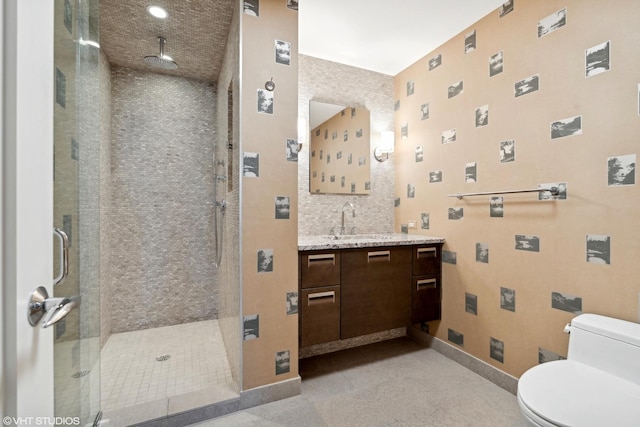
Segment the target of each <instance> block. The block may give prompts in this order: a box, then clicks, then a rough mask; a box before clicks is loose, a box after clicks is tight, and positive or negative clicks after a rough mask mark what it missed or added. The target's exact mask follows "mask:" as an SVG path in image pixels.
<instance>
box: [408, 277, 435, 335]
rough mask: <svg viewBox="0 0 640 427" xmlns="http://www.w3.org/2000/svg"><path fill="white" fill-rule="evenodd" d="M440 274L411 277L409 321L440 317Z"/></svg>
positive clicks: (415, 321) (424, 320) (426, 320)
mask: <svg viewBox="0 0 640 427" xmlns="http://www.w3.org/2000/svg"><path fill="white" fill-rule="evenodd" d="M440 291H441V287H440V275H430V276H419V277H414V278H413V287H412V289H411V323H412V324H415V323H421V322H429V321H431V320H438V319H440V309H441V303H440V298H441V292H440Z"/></svg>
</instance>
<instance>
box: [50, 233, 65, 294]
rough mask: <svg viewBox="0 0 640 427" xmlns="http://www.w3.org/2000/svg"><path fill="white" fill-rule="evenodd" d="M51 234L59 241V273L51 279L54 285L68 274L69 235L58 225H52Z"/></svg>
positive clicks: (62, 280) (63, 279)
mask: <svg viewBox="0 0 640 427" xmlns="http://www.w3.org/2000/svg"><path fill="white" fill-rule="evenodd" d="M53 235H54V236H56V237H57V238H58V240H59V241H60V273H59V274H58V275H57V276H56V277H55V279H53V285H54V286H55V285H59V284H60V283H62V282H64V281H65V279H66V278H67V276H68V275H69V237H68V236H67V233H65V232H64V231H62V230H61V229H59V228H58V227H54V229H53Z"/></svg>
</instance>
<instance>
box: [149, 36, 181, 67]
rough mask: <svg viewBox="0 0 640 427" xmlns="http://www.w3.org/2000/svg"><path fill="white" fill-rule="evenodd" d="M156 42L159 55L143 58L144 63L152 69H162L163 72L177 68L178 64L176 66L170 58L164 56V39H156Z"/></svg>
mask: <svg viewBox="0 0 640 427" xmlns="http://www.w3.org/2000/svg"><path fill="white" fill-rule="evenodd" d="M158 42H159V43H160V54H159V55H151V56H145V57H144V62H146V63H147V64H149V65H151V66H153V67H157V68H163V69H165V70H175V69H176V68H178V64H176V62H175V61H174V60H173V59H171V57H169V56H167V55H165V54H164V44H165V42H166V40H165V38H164V37H158Z"/></svg>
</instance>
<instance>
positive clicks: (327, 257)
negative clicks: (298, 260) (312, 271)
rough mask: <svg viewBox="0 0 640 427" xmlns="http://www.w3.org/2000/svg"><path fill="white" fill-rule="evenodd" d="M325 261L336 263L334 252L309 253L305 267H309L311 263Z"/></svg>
mask: <svg viewBox="0 0 640 427" xmlns="http://www.w3.org/2000/svg"><path fill="white" fill-rule="evenodd" d="M325 261H327V262H330V263H331V264H333V265H336V254H318V255H309V256H308V257H307V268H310V267H311V264H322V263H324V262H325Z"/></svg>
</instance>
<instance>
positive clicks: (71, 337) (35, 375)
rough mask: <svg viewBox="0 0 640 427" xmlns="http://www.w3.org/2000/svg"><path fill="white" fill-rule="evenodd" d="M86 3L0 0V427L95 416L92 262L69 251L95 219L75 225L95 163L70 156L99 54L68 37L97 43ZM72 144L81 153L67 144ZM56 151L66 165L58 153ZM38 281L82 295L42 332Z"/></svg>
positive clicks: (89, 116)
mask: <svg viewBox="0 0 640 427" xmlns="http://www.w3.org/2000/svg"><path fill="white" fill-rule="evenodd" d="M97 1H98V0H3V3H2V8H0V37H1V38H3V40H2V43H0V49H1V50H2V51H1V52H0V53H1V55H0V57H1V58H2V67H0V70H1V71H0V73H1V74H2V76H1V77H2V85H1V87H0V89H1V91H2V106H1V108H2V111H1V113H2V114H1V117H2V121H1V127H2V128H1V132H2V140H3V150H2V151H1V154H0V156H1V157H0V159H1V160H2V161H1V162H0V164H1V169H0V170H1V171H2V173H1V174H0V180H1V183H2V189H3V191H2V199H1V200H0V203H1V205H0V206H1V208H2V209H0V220H1V223H2V229H1V230H0V232H1V241H2V245H1V251H2V254H1V255H2V260H3V262H2V264H0V267H1V268H0V274H1V276H2V292H1V293H0V306H1V307H2V316H1V317H0V325H1V326H2V328H0V330H3V335H2V341H1V343H0V356H1V357H2V363H1V364H0V366H1V367H2V371H1V372H0V378H1V384H2V388H1V389H0V392H1V393H0V414H1V415H2V423H3V424H2V425H3V426H4V425H14V424H15V425H50V424H54V423H55V424H58V425H86V424H89V425H91V423H93V420H94V419H95V418H96V415H97V414H98V412H99V407H100V395H99V386H100V373H99V371H100V369H99V368H100V366H99V344H100V343H99V341H100V340H99V327H97V328H96V327H95V325H96V323H97V324H98V325H99V319H98V318H97V316H95V313H97V312H98V311H99V310H97V309H96V307H97V304H98V303H99V296H96V285H99V283H98V282H97V281H96V280H94V279H95V272H96V271H97V269H96V267H95V266H94V265H93V264H92V263H91V262H86V261H87V258H88V257H87V256H84V257H83V261H85V262H84V265H83V266H80V256H79V254H80V251H81V249H83V253H84V249H86V248H87V247H89V246H91V247H95V246H96V241H99V236H98V238H96V236H95V233H93V231H95V230H96V228H95V227H93V228H91V230H90V229H89V227H87V224H90V225H93V224H96V220H95V218H87V217H88V216H91V213H92V212H93V211H94V209H93V206H89V207H87V203H93V202H94V201H93V198H92V197H88V199H91V200H90V201H89V202H86V201H85V200H83V197H84V198H87V197H86V195H87V194H90V193H91V190H92V189H93V188H91V187H88V184H86V183H85V181H88V182H94V181H95V180H93V179H86V178H87V172H86V171H88V170H94V169H95V168H94V167H93V166H92V165H88V164H87V163H86V162H81V161H78V159H79V158H78V151H80V152H81V153H82V150H83V148H84V149H85V153H87V152H88V151H89V150H95V135H94V134H95V132H93V129H98V128H97V126H98V125H97V124H96V123H98V121H97V120H96V115H98V114H99V111H98V110H96V109H95V108H93V105H94V104H91V105H89V104H82V105H80V102H81V101H80V100H83V101H82V102H86V100H88V99H89V100H90V99H92V97H91V95H92V94H90V93H88V91H90V90H94V89H95V87H96V85H95V84H89V83H88V82H91V83H95V80H91V81H89V80H88V79H95V72H94V71H95V69H96V67H97V58H98V57H99V51H96V50H94V49H95V47H94V46H88V45H87V44H86V43H79V42H78V41H82V40H87V38H88V36H89V35H90V33H93V34H91V35H95V36H96V37H97V34H96V32H97V28H96V22H97V17H96V16H92V17H90V16H89V14H90V13H92V12H91V11H94V12H95V10H97V8H96V7H95V6H96V5H97ZM54 40H55V48H54ZM88 124H89V125H88ZM91 125H92V126H93V127H92V126H91ZM80 129H81V131H80ZM87 129H89V131H87ZM78 140H80V141H81V143H84V144H85V145H84V147H80V148H78V147H77V145H76V146H74V144H76V143H77V141H78ZM65 144H66V145H65ZM61 146H62V147H63V149H64V151H65V153H66V154H67V157H69V159H70V160H69V159H63V158H62V157H63V156H62V155H60V154H59V152H60V150H61V148H60V147H61ZM70 147H71V148H70ZM54 150H55V153H56V154H55V157H56V161H55V171H54ZM86 157H87V158H91V157H92V156H86ZM79 171H80V172H79ZM56 175H57V179H56ZM69 177H71V179H69ZM63 178H64V179H63ZM54 194H55V201H56V203H55V204H54ZM69 195H70V197H69ZM81 195H85V196H81ZM70 198H71V199H73V200H74V203H73V204H72V206H70V205H69V203H68V200H69V199H70ZM60 205H63V206H62V207H60ZM81 212H82V213H83V216H84V221H83V220H82V219H83V218H80V216H81V215H80V213H81ZM87 212H89V213H88V214H87ZM54 226H56V227H59V228H62V229H65V228H68V230H67V232H68V234H71V231H72V230H73V232H74V240H73V242H74V243H73V244H72V245H71V246H70V251H69V252H70V253H71V254H72V255H71V257H70V263H71V264H72V265H71V266H70V269H69V271H70V275H69V279H70V280H67V281H66V283H61V284H60V285H58V286H56V287H55V289H54V288H53V280H52V278H53V271H54V270H57V268H58V267H57V257H58V251H55V253H54V250H53V245H52V241H53V227H54ZM67 226H68V227H67ZM97 230H98V232H99V229H97ZM70 237H71V236H70ZM87 237H90V238H87ZM82 241H84V242H86V243H85V244H84V245H82ZM54 257H56V261H55V262H54ZM93 259H95V256H93ZM54 264H56V265H55V267H54ZM83 271H84V272H85V273H84V274H83ZM87 277H89V278H90V279H91V280H85V279H86V278H87ZM39 286H43V287H44V288H45V289H46V290H47V293H48V295H49V296H50V297H52V298H54V297H55V298H60V297H66V296H68V297H72V296H76V295H78V296H79V295H82V298H83V299H82V301H81V304H80V306H79V307H78V308H77V309H75V310H74V311H73V312H72V314H70V315H69V316H68V317H66V318H64V319H62V320H61V321H60V322H58V323H56V324H55V325H52V327H48V328H43V327H42V322H40V324H38V325H36V326H31V325H30V323H29V321H28V316H27V307H28V304H29V296H30V294H31V292H32V291H33V290H34V289H35V288H37V287H39ZM88 288H91V289H90V290H89V291H87V289H88ZM50 312H51V313H52V312H53V310H51V311H50ZM92 313H93V315H92ZM67 320H69V321H67ZM96 331H97V332H96ZM89 373H90V375H89ZM85 375H87V376H86V377H85Z"/></svg>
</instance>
